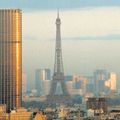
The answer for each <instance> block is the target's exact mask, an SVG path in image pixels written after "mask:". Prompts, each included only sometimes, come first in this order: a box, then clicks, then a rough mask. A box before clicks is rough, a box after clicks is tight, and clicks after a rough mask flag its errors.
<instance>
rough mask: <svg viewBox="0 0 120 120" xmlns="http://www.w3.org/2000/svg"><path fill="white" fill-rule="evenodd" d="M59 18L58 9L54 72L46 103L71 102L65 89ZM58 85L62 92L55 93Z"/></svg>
mask: <svg viewBox="0 0 120 120" xmlns="http://www.w3.org/2000/svg"><path fill="white" fill-rule="evenodd" d="M60 26H61V20H60V17H59V11H58V14H57V19H56V46H55V64H54V74H53V79H52V84H51V88H50V92H49V95H48V96H47V102H48V103H53V104H54V103H71V102H72V100H71V96H70V94H69V92H68V90H67V87H66V83H65V77H64V69H63V61H62V47H61V30H60ZM58 85H59V86H60V87H61V91H62V93H61V94H60V93H57V92H56V91H57V87H58Z"/></svg>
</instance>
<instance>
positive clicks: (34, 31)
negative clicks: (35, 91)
mask: <svg viewBox="0 0 120 120" xmlns="http://www.w3.org/2000/svg"><path fill="white" fill-rule="evenodd" d="M119 5H120V1H118V0H110V1H107V0H106V1H105V0H102V1H101V0H97V1H95V0H91V1H90V2H89V1H88V0H86V1H84V0H82V1H80V0H76V1H73V0H71V1H64V0H61V1H55V0H52V1H51V0H44V1H42V0H36V1H33V0H31V1H28V0H27V1H23V0H22V1H20V0H18V1H15V0H12V2H11V1H1V5H0V6H1V7H2V8H3V7H9V8H10V7H15V8H22V9H23V12H24V14H23V71H24V72H27V74H28V78H29V80H30V81H31V82H33V81H34V70H35V69H37V68H50V69H51V70H53V65H54V49H55V48H54V47H55V32H56V31H55V19H56V13H57V9H58V8H59V10H60V17H61V21H62V25H61V27H62V29H61V32H62V34H61V36H62V46H63V58H64V59H63V61H64V70H65V74H77V73H78V74H85V75H86V74H92V72H93V71H94V70H95V69H96V68H106V69H109V70H110V71H115V72H116V73H117V74H118V75H119V74H120V73H119V71H120V68H119V59H120V55H119V49H120V41H119V39H120V24H119V21H120V16H119V14H120V8H119ZM71 61H72V62H71ZM30 84H31V83H30Z"/></svg>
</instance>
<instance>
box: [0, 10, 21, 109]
mask: <svg viewBox="0 0 120 120" xmlns="http://www.w3.org/2000/svg"><path fill="white" fill-rule="evenodd" d="M21 84H22V12H21V10H19V9H0V103H1V104H6V108H7V111H9V110H11V109H14V108H18V107H20V106H21V96H22V94H21V89H22V88H21Z"/></svg>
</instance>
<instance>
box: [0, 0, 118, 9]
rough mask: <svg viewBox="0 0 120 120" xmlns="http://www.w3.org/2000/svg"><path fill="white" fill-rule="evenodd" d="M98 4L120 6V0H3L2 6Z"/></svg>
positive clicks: (34, 6)
mask: <svg viewBox="0 0 120 120" xmlns="http://www.w3.org/2000/svg"><path fill="white" fill-rule="evenodd" d="M91 6H92V7H96V6H120V0H1V2H0V7H19V8H24V9H57V8H60V9H62V8H65V9H66V8H69V9H73V8H80V7H91Z"/></svg>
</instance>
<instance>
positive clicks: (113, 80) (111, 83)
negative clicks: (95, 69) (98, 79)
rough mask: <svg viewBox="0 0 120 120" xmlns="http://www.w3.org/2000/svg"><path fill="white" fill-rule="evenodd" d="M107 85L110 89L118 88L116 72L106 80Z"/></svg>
mask: <svg viewBox="0 0 120 120" xmlns="http://www.w3.org/2000/svg"><path fill="white" fill-rule="evenodd" d="M105 86H106V87H108V88H109V89H110V90H112V91H115V90H117V75H116V73H113V72H112V73H110V78H109V79H108V80H107V81H106V82H105Z"/></svg>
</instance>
